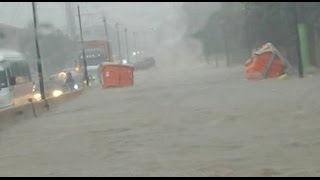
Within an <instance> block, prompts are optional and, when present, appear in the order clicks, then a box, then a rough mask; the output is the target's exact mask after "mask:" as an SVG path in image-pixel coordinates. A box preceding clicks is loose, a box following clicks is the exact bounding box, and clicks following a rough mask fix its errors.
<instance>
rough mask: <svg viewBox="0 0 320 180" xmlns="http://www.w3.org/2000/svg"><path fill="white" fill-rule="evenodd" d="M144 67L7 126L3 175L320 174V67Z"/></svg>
mask: <svg viewBox="0 0 320 180" xmlns="http://www.w3.org/2000/svg"><path fill="white" fill-rule="evenodd" d="M244 76H245V75H244V72H243V68H242V67H235V68H230V69H223V68H220V69H215V68H214V67H210V66H199V67H194V68H185V69H179V70H177V69H172V70H161V69H155V70H150V71H145V72H136V74H135V85H134V86H133V87H130V88H121V89H116V88H114V89H101V88H100V87H94V88H91V89H88V90H87V91H86V92H85V93H84V94H83V95H82V96H80V97H79V98H77V99H74V100H72V101H70V102H67V103H65V104H62V105H60V106H59V107H58V108H56V109H52V110H51V111H50V112H49V113H46V114H43V115H42V116H40V117H38V118H37V119H32V120H26V121H24V122H21V123H19V124H17V125H15V126H13V127H11V128H9V129H7V130H4V131H1V132H0V149H1V153H0V176H318V175H320V158H319V155H318V152H319V151H320V121H319V117H320V111H319V109H320V97H319V96H318V95H317V94H316V93H317V92H318V91H319V89H320V80H319V78H318V77H306V78H305V79H303V80H301V79H297V78H295V77H292V78H290V79H289V80H277V79H273V80H262V81H247V80H245V78H244Z"/></svg>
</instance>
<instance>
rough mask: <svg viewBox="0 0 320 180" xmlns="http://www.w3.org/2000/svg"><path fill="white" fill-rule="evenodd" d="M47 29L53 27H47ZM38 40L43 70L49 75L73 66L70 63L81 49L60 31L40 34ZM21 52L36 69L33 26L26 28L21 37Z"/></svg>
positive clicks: (53, 30)
mask: <svg viewBox="0 0 320 180" xmlns="http://www.w3.org/2000/svg"><path fill="white" fill-rule="evenodd" d="M40 27H42V26H40ZM45 27H51V26H49V25H45ZM39 31H40V30H39ZM40 32H41V31H40ZM38 38H39V47H40V55H41V59H42V61H43V69H44V71H45V72H47V73H49V74H50V73H55V72H56V71H59V70H61V69H63V68H65V65H67V64H71V63H70V62H72V61H73V60H74V59H75V58H76V57H77V56H76V53H77V51H78V49H79V48H78V45H77V43H76V42H75V41H73V40H71V39H70V38H69V37H68V36H67V35H65V34H63V33H62V32H61V31H59V30H55V29H52V30H51V32H48V33H46V34H44V33H39V34H38ZM20 50H21V52H23V53H24V54H25V55H26V57H27V58H28V59H29V61H30V64H31V65H32V67H33V68H34V69H35V68H36V59H37V56H36V48H35V40H34V32H33V26H31V25H29V26H28V27H27V28H26V30H25V31H24V33H23V34H22V36H21V41H20Z"/></svg>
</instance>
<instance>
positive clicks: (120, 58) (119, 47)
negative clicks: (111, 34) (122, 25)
mask: <svg viewBox="0 0 320 180" xmlns="http://www.w3.org/2000/svg"><path fill="white" fill-rule="evenodd" d="M116 30H117V38H118V49H119V60H120V62H121V61H122V55H121V44H120V34H119V23H116Z"/></svg>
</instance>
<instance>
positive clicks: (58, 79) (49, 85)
mask: <svg viewBox="0 0 320 180" xmlns="http://www.w3.org/2000/svg"><path fill="white" fill-rule="evenodd" d="M67 72H70V73H71V74H72V77H73V78H74V80H75V85H74V90H77V89H79V88H81V87H82V86H83V74H82V73H80V72H77V71H76V70H75V69H74V68H69V69H64V70H62V71H60V72H59V73H56V74H54V75H52V76H50V78H49V80H47V81H44V89H45V96H46V98H50V97H58V96H60V95H62V94H64V93H67V92H69V89H68V88H67V87H66V86H65V80H66V76H67ZM36 87H37V88H36V93H35V94H34V96H33V98H34V99H35V100H41V95H40V89H39V83H38V82H37V83H36Z"/></svg>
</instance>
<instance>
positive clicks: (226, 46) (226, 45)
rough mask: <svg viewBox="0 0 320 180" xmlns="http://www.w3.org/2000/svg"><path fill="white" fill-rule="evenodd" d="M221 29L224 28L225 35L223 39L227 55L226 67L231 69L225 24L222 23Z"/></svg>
mask: <svg viewBox="0 0 320 180" xmlns="http://www.w3.org/2000/svg"><path fill="white" fill-rule="evenodd" d="M221 28H222V33H223V39H224V46H225V53H226V66H227V67H229V65H230V62H229V46H228V39H227V38H228V37H227V34H226V31H225V30H226V28H225V26H224V23H223V22H222V23H221Z"/></svg>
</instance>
